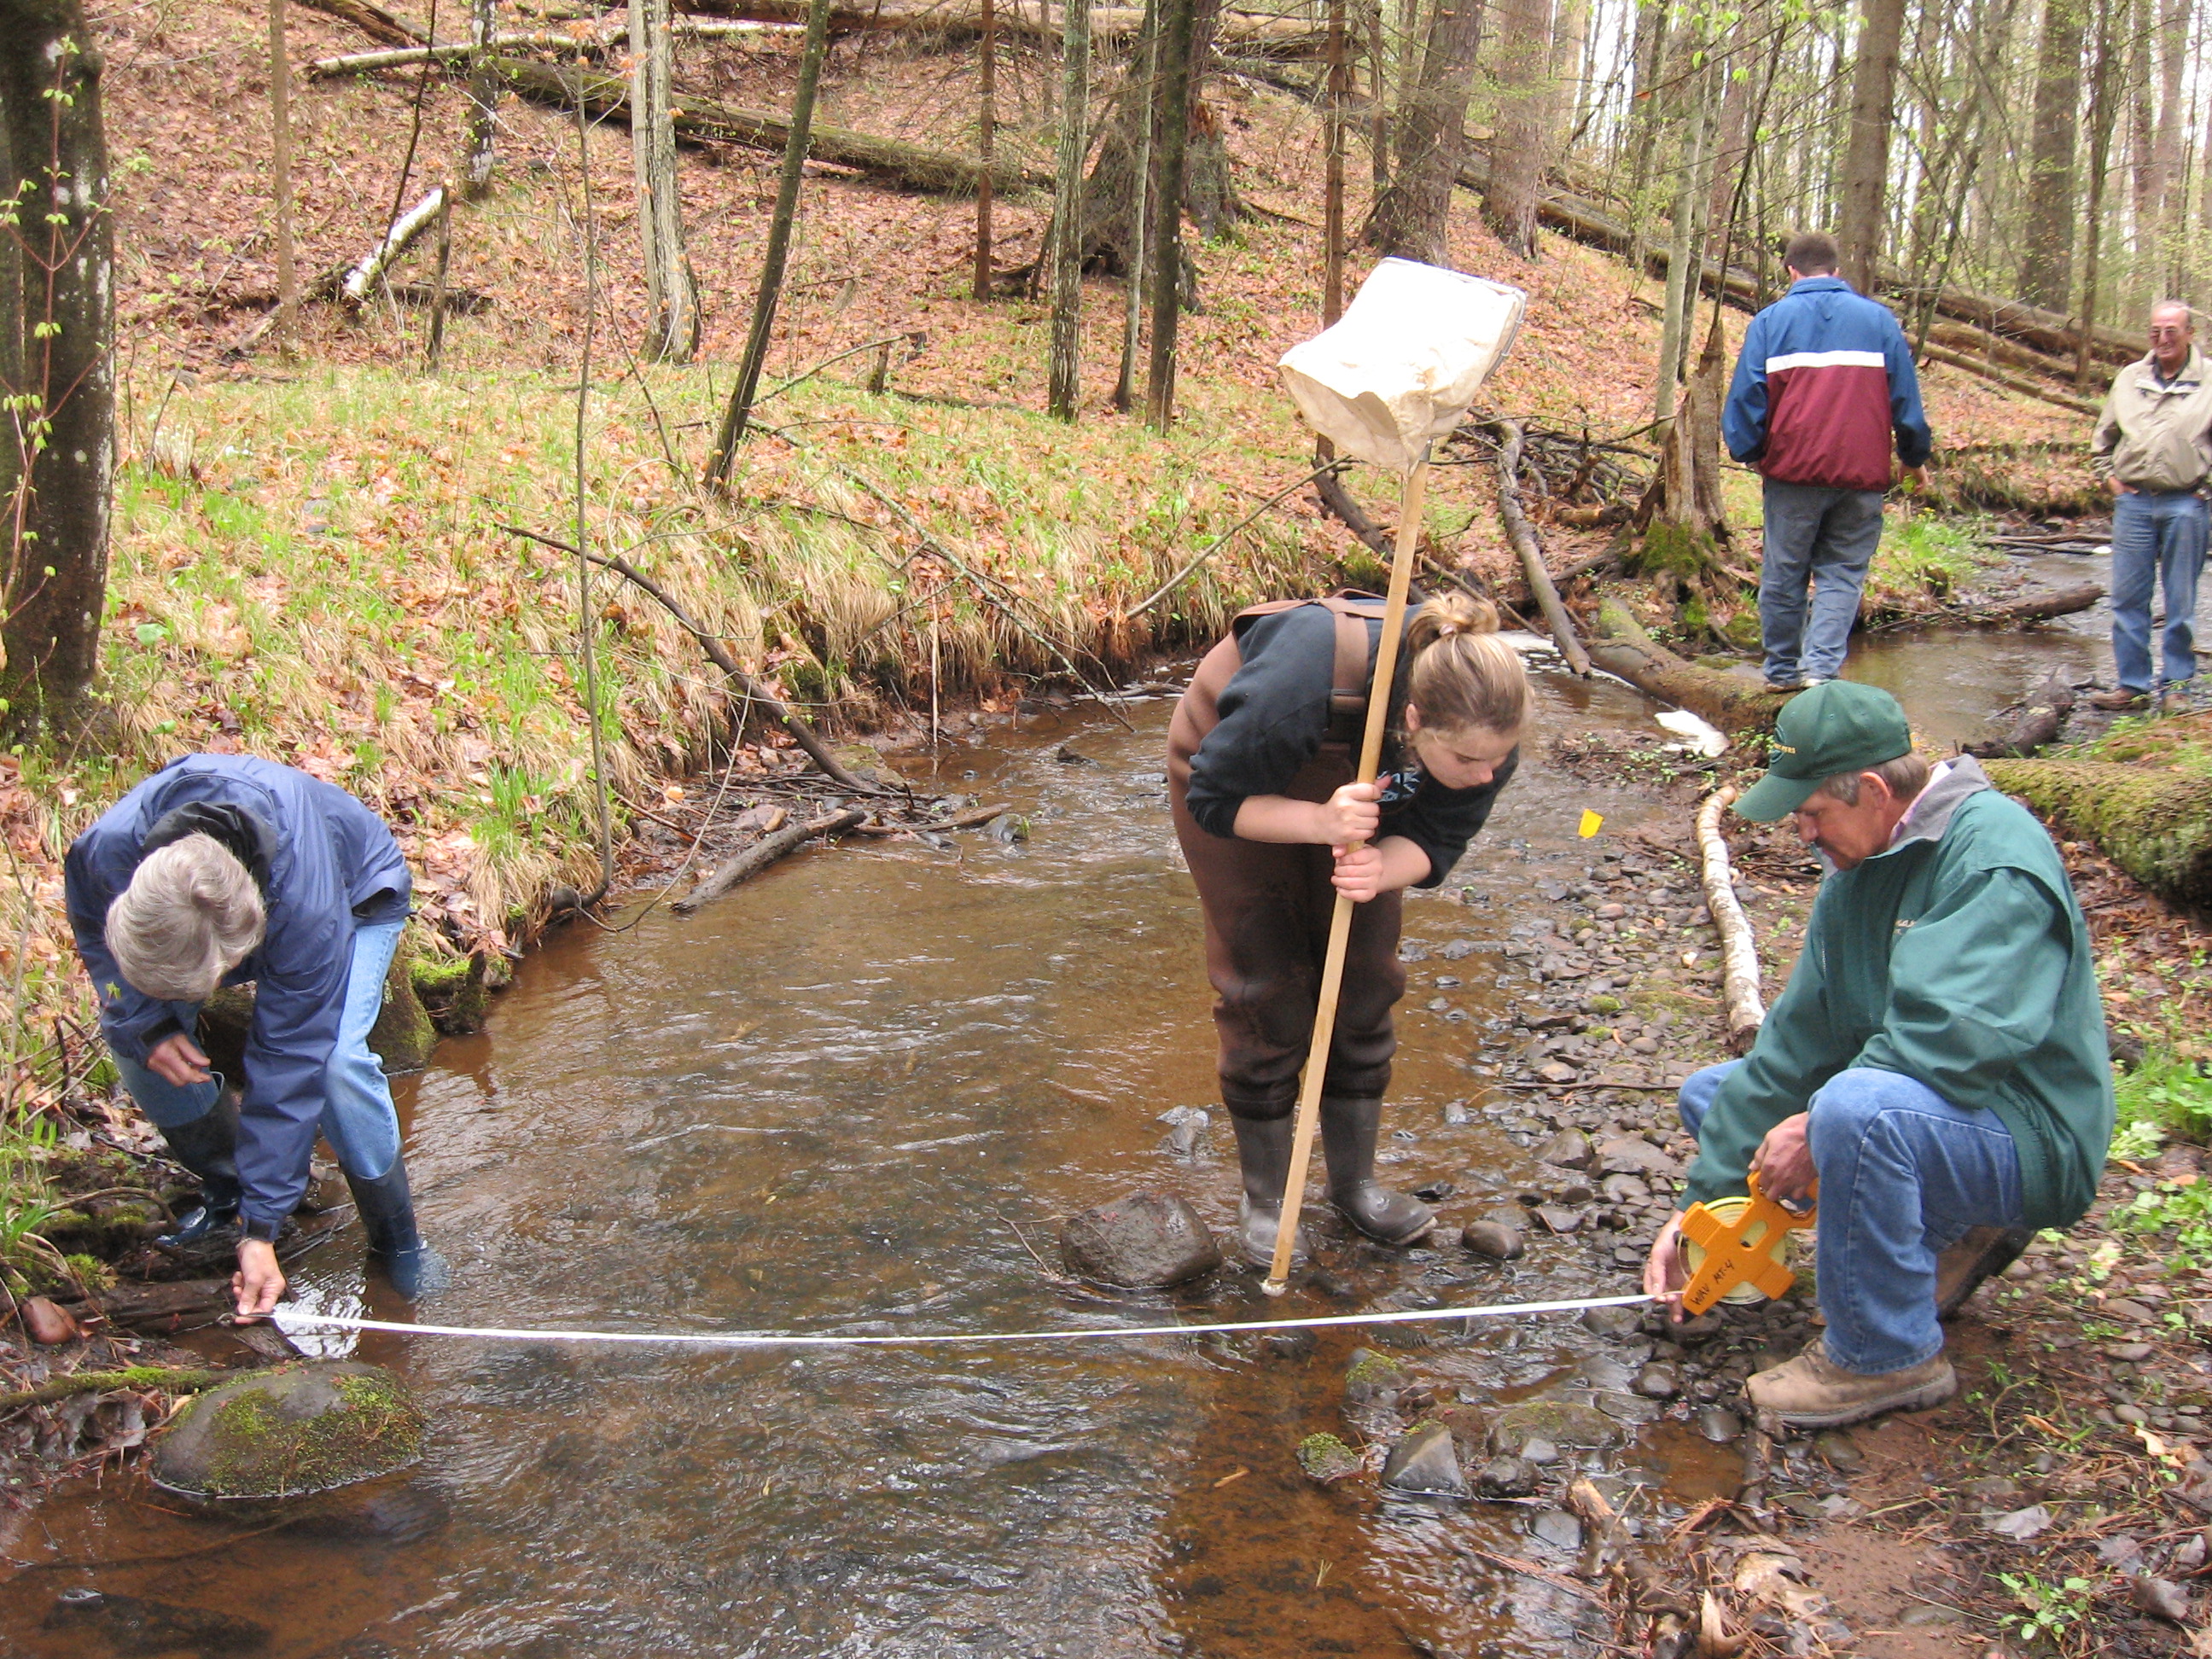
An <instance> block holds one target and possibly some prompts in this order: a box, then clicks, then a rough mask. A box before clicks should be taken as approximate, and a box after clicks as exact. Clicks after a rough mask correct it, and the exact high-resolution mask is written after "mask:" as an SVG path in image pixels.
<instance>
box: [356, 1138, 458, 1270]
mask: <svg viewBox="0 0 2212 1659" xmlns="http://www.w3.org/2000/svg"><path fill="white" fill-rule="evenodd" d="M346 1185H347V1186H348V1187H349V1188H351V1189H352V1191H353V1201H354V1207H355V1208H356V1209H357V1210H359V1211H360V1212H361V1225H362V1231H364V1232H366V1233H367V1234H368V1253H369V1255H371V1256H372V1257H374V1259H375V1261H376V1262H377V1264H378V1265H379V1266H380V1267H382V1268H383V1269H384V1276H385V1277H386V1279H390V1280H391V1281H392V1289H393V1290H395V1291H398V1292H399V1294H400V1295H402V1296H404V1297H407V1298H408V1300H410V1302H411V1301H412V1300H414V1298H415V1297H418V1296H421V1295H422V1294H423V1293H424V1292H425V1291H442V1290H444V1289H445V1288H446V1286H447V1285H448V1284H449V1283H450V1282H451V1281H452V1274H451V1273H450V1272H449V1271H448V1269H447V1266H446V1258H445V1257H443V1256H441V1255H439V1254H438V1252H437V1251H436V1250H435V1249H432V1248H431V1247H430V1246H429V1245H428V1244H425V1243H423V1242H422V1233H421V1231H419V1230H418V1229H417V1228H416V1225H415V1197H414V1194H412V1193H411V1192H410V1191H409V1190H408V1187H407V1165H406V1164H404V1162H402V1161H401V1160H399V1159H398V1158H394V1159H393V1160H392V1167H391V1168H390V1169H388V1170H386V1171H385V1172H384V1173H383V1174H382V1175H380V1176H377V1177H376V1179H375V1180H374V1181H367V1180H363V1179H362V1177H361V1176H356V1175H353V1174H350V1173H349V1174H348V1175H347V1176H346Z"/></svg>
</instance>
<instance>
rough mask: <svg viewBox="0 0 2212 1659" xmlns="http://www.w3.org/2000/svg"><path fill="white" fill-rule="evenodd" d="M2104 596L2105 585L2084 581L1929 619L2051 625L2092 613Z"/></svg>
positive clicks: (1980, 625)
mask: <svg viewBox="0 0 2212 1659" xmlns="http://www.w3.org/2000/svg"><path fill="white" fill-rule="evenodd" d="M2104 597H2105V589H2104V586H2103V584H2101V583H2100V582H2083V583H2081V585H2080V586H2075V587H2057V588H2051V589H2048V590H2045V591H2044V592H2036V593H2027V594H2023V595H2021V597H2020V598H2018V599H1999V600H1996V601H1994V602H1993V603H1990V604H1988V605H1972V606H1968V607H1966V608H1963V609H1960V610H1958V611H1947V612H1946V613H1945V614H1944V615H1943V616H1942V617H1930V618H1929V620H1930V621H1941V622H1942V623H1945V624H1946V625H1947V626H1958V625H1961V624H1963V625H1964V626H1966V627H1968V628H2008V627H2011V626H2012V625H2013V624H2014V623H2031V622H2049V621H2050V620H2051V618H2052V617H2071V616H2074V615H2075V614H2076V613H2077V612H2080V611H2087V610H2088V609H2089V608H2090V606H2092V605H2095V604H2096V603H2097V601H2098V600H2100V599H2103V598H2104Z"/></svg>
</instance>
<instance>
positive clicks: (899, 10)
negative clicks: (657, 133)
mask: <svg viewBox="0 0 2212 1659" xmlns="http://www.w3.org/2000/svg"><path fill="white" fill-rule="evenodd" d="M678 4H679V6H680V7H681V8H682V9H684V10H685V11H689V12H693V13H702V14H705V15H710V16H714V17H734V18H744V19H746V20H749V21H768V22H779V23H786V22H802V23H803V22H805V21H806V5H805V0H678ZM1144 25H1145V9H1144V8H1143V7H1141V6H1100V7H1098V8H1097V9H1095V10H1093V11H1092V13H1091V38H1092V39H1093V40H1135V39H1136V38H1137V37H1138V35H1139V33H1142V31H1143V29H1144ZM829 27H830V30H831V32H832V33H837V34H857V33H896V32H903V31H912V32H915V33H930V34H938V35H942V36H944V37H945V38H946V39H948V40H968V39H972V38H974V37H976V36H979V35H981V33H982V32H983V7H982V3H981V0H889V3H885V4H882V5H871V4H868V3H866V0H847V3H837V4H832V5H831V7H830V8H829ZM992 28H993V32H994V33H998V34H1001V35H1015V36H1018V37H1021V38H1023V39H1025V40H1056V39H1058V37H1059V29H1058V27H1057V26H1056V25H1054V24H1050V23H1048V22H1047V21H1045V19H1044V16H1043V15H1042V13H1040V14H1038V15H1036V16H1034V17H1032V16H1029V15H1024V12H1023V10H1022V9H1021V8H1020V7H1018V6H1009V7H1004V8H1000V7H996V6H994V8H993V10H992ZM1214 29H1215V39H1216V40H1218V42H1220V43H1221V44H1223V45H1225V46H1236V47H1240V48H1243V49H1244V50H1246V51H1249V52H1259V53H1263V54H1265V55H1266V56H1267V57H1268V58H1318V57H1319V56H1320V55H1321V53H1322V49H1323V48H1324V47H1325V46H1327V45H1328V32H1327V31H1326V30H1325V29H1319V28H1316V27H1314V26H1313V25H1312V24H1311V23H1309V22H1307V21H1304V19H1302V18H1297V17H1285V16H1280V15H1275V14H1273V13H1267V12H1239V11H1230V10H1224V11H1223V12H1222V14H1221V16H1220V18H1219V21H1218V22H1217V23H1216V24H1215V26H1214Z"/></svg>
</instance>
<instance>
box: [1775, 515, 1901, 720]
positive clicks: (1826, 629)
mask: <svg viewBox="0 0 2212 1659" xmlns="http://www.w3.org/2000/svg"><path fill="white" fill-rule="evenodd" d="M1881 495H1882V492H1881V490H1879V489H1822V488H1820V486H1818V485H1816V484H1794V483H1781V482H1779V481H1778V480H1776V479H1773V478H1769V479H1768V480H1767V481H1766V489H1765V507H1766V532H1765V552H1764V553H1762V554H1761V556H1760V563H1759V640H1760V641H1761V643H1763V644H1764V645H1765V647H1766V678H1768V679H1769V680H1771V681H1772V682H1773V683H1774V684H1777V685H1795V684H1797V683H1798V682H1799V681H1800V680H1806V679H1815V680H1832V679H1833V678H1836V676H1837V675H1838V673H1840V672H1841V671H1842V670H1843V666H1844V648H1845V647H1847V646H1848V645H1850V638H1851V624H1852V623H1855V622H1857V620H1858V617H1859V590H1860V589H1861V588H1863V587H1864V586H1866V574H1867V566H1869V564H1871V563H1873V562H1874V550H1875V547H1876V546H1877V545H1879V544H1880V543H1881ZM1808 583H1809V584H1811V585H1812V588H1813V598H1812V604H1811V606H1810V610H1811V613H1812V614H1811V616H1810V617H1808V616H1807V614H1806V612H1807V609H1808V606H1807V605H1806V599H1805V589H1806V586H1807V585H1808Z"/></svg>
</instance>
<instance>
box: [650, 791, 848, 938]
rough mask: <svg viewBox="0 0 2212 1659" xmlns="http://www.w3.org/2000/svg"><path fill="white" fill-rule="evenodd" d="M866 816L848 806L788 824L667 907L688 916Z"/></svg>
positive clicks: (739, 855) (761, 839) (758, 842)
mask: <svg viewBox="0 0 2212 1659" xmlns="http://www.w3.org/2000/svg"><path fill="white" fill-rule="evenodd" d="M866 816H867V814H866V812H863V811H861V810H860V808H859V807H857V806H848V807H847V808H846V809H845V810H844V811H842V812H831V813H829V814H828V815H827V816H825V817H818V818H816V819H814V820H813V821H812V822H811V823H794V824H791V825H789V826H788V827H787V828H785V829H779V830H777V831H776V832H775V834H774V835H772V836H762V837H761V838H760V839H759V840H758V841H757V842H754V843H753V844H752V845H751V846H750V847H748V848H745V850H744V852H742V853H740V854H738V855H737V856H736V857H735V858H733V859H731V860H728V861H727V862H726V863H725V864H724V865H723V866H722V867H721V868H720V869H719V870H717V871H715V872H714V874H712V875H710V876H708V878H706V879H705V880H704V881H702V882H701V883H700V884H698V885H697V886H696V887H695V888H693V889H692V890H690V892H689V893H687V894H685V895H684V896H683V897H682V898H680V899H678V900H677V901H676V902H675V903H673V904H671V906H669V908H670V909H671V910H674V911H675V912H676V913H677V914H678V915H686V916H688V915H690V914H691V913H692V912H693V911H694V910H696V909H697V908H699V907H700V906H701V905H702V904H704V903H706V902H707V901H708V900H709V899H714V898H720V896H722V895H723V894H725V893H726V892H728V891H729V890H730V889H732V887H735V886H736V885H737V884H738V883H739V882H741V881H743V880H744V878H746V877H748V876H750V875H751V874H752V873H753V872H755V871H756V870H761V869H764V868H766V867H767V866H769V865H771V864H774V863H775V861H776V860H778V859H780V858H781V857H782V856H783V855H784V854H786V853H789V852H792V851H793V850H794V849H796V848H799V847H800V846H802V845H804V844H805V842H809V841H811V840H812V839H813V838H814V837H815V836H834V835H836V834H837V833H839V832H840V831H841V830H845V829H852V828H853V827H854V825H855V824H857V823H860V820H861V819H862V818H864V817H866Z"/></svg>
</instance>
